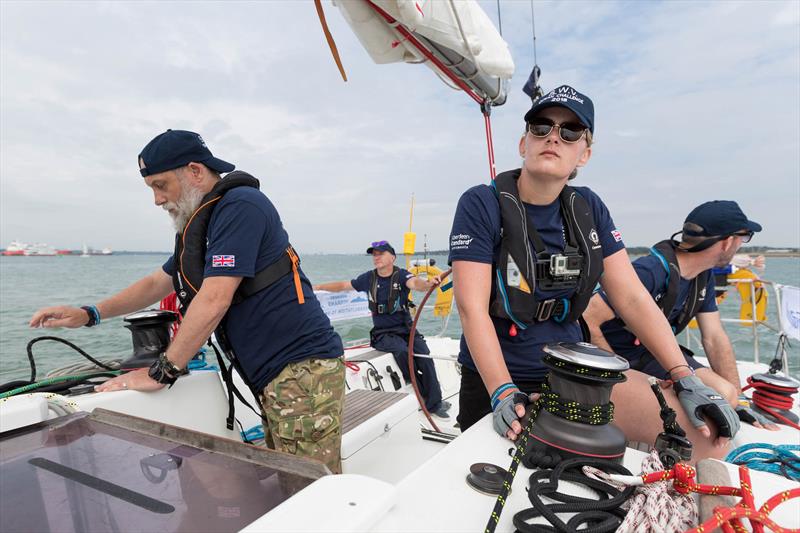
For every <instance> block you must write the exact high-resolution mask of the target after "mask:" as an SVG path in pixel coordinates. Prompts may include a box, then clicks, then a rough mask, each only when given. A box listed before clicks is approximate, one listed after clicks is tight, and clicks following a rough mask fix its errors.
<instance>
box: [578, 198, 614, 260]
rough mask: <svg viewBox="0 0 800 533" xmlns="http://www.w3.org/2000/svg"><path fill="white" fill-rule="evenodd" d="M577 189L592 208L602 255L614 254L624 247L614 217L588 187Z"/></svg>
mask: <svg viewBox="0 0 800 533" xmlns="http://www.w3.org/2000/svg"><path fill="white" fill-rule="evenodd" d="M578 190H579V192H580V193H581V195H583V196H584V197H585V198H586V201H587V202H588V203H589V205H590V206H591V208H592V215H593V216H594V224H595V227H596V228H597V233H598V237H600V245H601V246H602V247H603V257H604V258H606V257H608V256H610V255H614V254H615V253H617V252H619V251H620V250H622V249H624V248H625V243H624V242H622V234H621V233H620V232H619V230H617V227H616V225H615V224H614V219H612V218H611V213H609V211H608V207H606V204H605V203H603V200H601V199H600V197H599V196H597V194H595V192H594V191H592V190H591V189H589V188H588V187H578Z"/></svg>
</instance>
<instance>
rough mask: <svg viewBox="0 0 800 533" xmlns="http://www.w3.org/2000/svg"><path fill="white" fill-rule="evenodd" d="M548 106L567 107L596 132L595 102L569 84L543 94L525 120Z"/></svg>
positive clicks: (528, 119)
mask: <svg viewBox="0 0 800 533" xmlns="http://www.w3.org/2000/svg"><path fill="white" fill-rule="evenodd" d="M548 107H565V108H567V109H569V110H570V111H572V112H573V113H575V116H577V117H578V120H580V121H581V123H582V124H583V125H584V126H586V127H587V128H589V131H591V132H592V133H594V104H593V103H592V101H591V100H590V99H589V97H588V96H586V95H585V94H581V93H579V92H578V91H576V90H575V89H573V88H572V87H570V86H569V85H562V86H561V87H558V88H556V89H553V90H552V91H550V92H549V93H547V94H546V95H544V96H542V97H541V98H539V99H538V100H536V102H534V104H533V107H531V108H530V110H529V111H528V112H527V113H525V122H530V121H531V119H533V117H535V116H536V114H537V113H539V111H541V110H542V109H546V108H548Z"/></svg>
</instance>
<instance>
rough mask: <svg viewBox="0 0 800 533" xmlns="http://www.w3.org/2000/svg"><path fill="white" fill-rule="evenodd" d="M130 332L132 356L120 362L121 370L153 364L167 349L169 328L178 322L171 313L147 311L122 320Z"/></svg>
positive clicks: (155, 310)
mask: <svg viewBox="0 0 800 533" xmlns="http://www.w3.org/2000/svg"><path fill="white" fill-rule="evenodd" d="M123 320H124V321H125V322H127V324H126V325H125V327H126V328H128V329H129V330H130V332H131V337H132V339H131V340H132V341H133V355H132V356H131V357H129V358H128V359H126V360H125V361H123V362H122V365H121V368H122V369H123V370H124V369H131V368H143V367H148V366H150V365H152V364H153V362H154V361H155V360H156V359H158V356H159V355H161V354H162V353H163V352H165V351H166V350H167V347H169V341H170V339H169V328H170V326H171V325H172V323H173V322H175V321H176V320H178V314H177V313H175V312H173V311H166V310H157V309H147V310H145V311H138V312H136V313H133V314H130V315H128V316H126V317H125V318H124V319H123Z"/></svg>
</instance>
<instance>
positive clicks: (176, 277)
mask: <svg viewBox="0 0 800 533" xmlns="http://www.w3.org/2000/svg"><path fill="white" fill-rule="evenodd" d="M235 187H254V188H256V189H258V188H259V183H258V180H257V179H256V178H254V177H253V176H251V175H250V174H247V173H246V172H241V171H239V170H237V171H234V172H231V173H229V174H228V175H226V176H225V177H224V178H222V179H221V180H219V182H217V184H216V185H214V187H213V188H212V189H211V191H209V193H208V194H206V195H205V196H203V199H202V200H201V201H200V207H198V208H197V209H196V210H195V212H194V213H192V216H191V217H190V218H189V222H187V223H186V227H185V228H184V229H183V232H182V233H179V234H177V235H176V236H175V252H174V255H173V257H174V260H175V273H174V274H173V276H172V285H173V287H174V288H175V293H176V294H177V295H178V299H179V300H180V302H181V309H182V314H183V315H185V314H186V309H187V308H188V307H189V304H190V303H191V301H192V299H193V298H194V297H195V296H196V295H197V292H198V291H199V290H200V286H201V285H202V284H203V273H204V271H205V263H206V243H207V241H206V238H207V236H206V234H207V233H208V224H209V221H210V220H211V215H212V214H213V212H214V208H215V207H216V206H217V204H218V203H219V201H220V200H221V199H222V197H223V196H225V193H226V192H228V191H229V190H231V189H233V188H235ZM299 264H300V259H299V258H298V257H297V254H296V253H295V251H294V249H293V248H292V246H291V245H289V247H288V248H286V252H285V253H284V254H282V255H281V257H280V258H279V259H278V260H277V261H275V262H274V263H272V264H271V265H269V266H267V267H266V268H265V269H263V270H261V271H259V272H257V273H256V275H255V276H253V277H252V278H244V279H242V282H241V283H240V284H239V288H238V289H236V293H235V294H234V298H233V303H239V302H241V301H242V300H244V299H245V298H247V297H249V296H252V295H253V294H256V293H257V292H259V291H261V290H263V289H265V288H267V287H269V286H270V285H272V284H273V283H275V282H276V281H278V280H279V279H280V278H282V277H283V276H285V275H286V274H289V273H290V272H291V273H293V275H294V285H295V291H296V293H297V300H298V303H300V304H302V303H304V302H305V298H304V296H303V289H302V286H301V285H300V272H299V270H298V265H299Z"/></svg>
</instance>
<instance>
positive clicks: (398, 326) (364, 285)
mask: <svg viewBox="0 0 800 533" xmlns="http://www.w3.org/2000/svg"><path fill="white" fill-rule="evenodd" d="M372 272H373V271H372V270H370V271H368V272H364V273H363V274H361V275H360V276H358V277H357V278H356V279H353V280H350V285H352V286H353V289H355V290H357V291H359V292H366V293H367V294H369V291H370V290H372ZM413 277H414V274H412V273H411V272H409V271H408V270H405V269H404V268H401V269H399V272H398V275H397V285H398V286H397V287H396V288H395V290H397V291H398V292H397V294H398V296H399V302H407V301H408V294H409V293H410V292H411V289H409V288H408V286H407V285H406V283H408V280H410V279H411V278H413ZM391 279H392V276H391V275H390V276H386V277H383V276H378V283H377V285H378V287H377V291H376V292H377V294H376V296H375V300H376V302H377V303H378V304H383V305H388V306H392V307H393V306H394V305H395V302H391V303H390V302H389V283H390V282H391ZM372 325H373V326H374V328H373V330H372V331H373V332H379V331H387V330H389V331H395V330H396V331H405V332H408V331H410V328H411V314H410V313H409V312H408V310H407V309H398V310H397V311H396V312H394V313H391V314H380V315H376V314H373V315H372Z"/></svg>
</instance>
